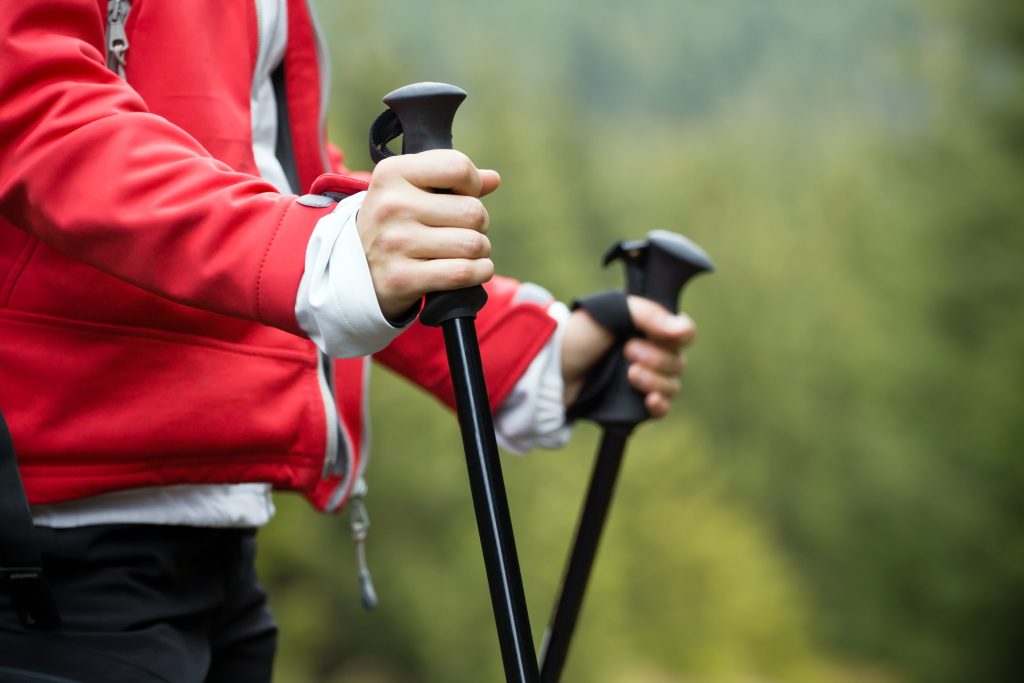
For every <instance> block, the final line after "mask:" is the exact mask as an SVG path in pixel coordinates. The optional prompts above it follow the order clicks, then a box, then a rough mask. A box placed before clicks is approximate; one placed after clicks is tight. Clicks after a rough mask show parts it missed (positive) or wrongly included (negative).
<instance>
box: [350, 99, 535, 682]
mask: <svg viewBox="0 0 1024 683" xmlns="http://www.w3.org/2000/svg"><path fill="white" fill-rule="evenodd" d="M465 97H466V93H465V92H464V91H462V89H460V88H456V87H455V86H451V85H446V84H444V83H416V84H414V85H409V86H406V87H404V88H399V89H398V90H395V91H394V92H392V93H390V94H388V95H387V96H386V97H385V98H384V102H385V103H386V104H387V105H388V106H389V107H390V110H389V111H388V112H385V113H384V114H382V115H381V116H380V117H378V119H377V121H376V122H374V124H373V126H372V127H371V129H370V148H371V154H372V155H373V156H374V157H375V158H378V155H379V156H386V154H387V153H390V150H387V142H388V141H389V140H391V139H394V138H395V137H397V136H398V134H399V132H403V134H404V138H403V144H402V149H403V152H404V153H413V152H422V151H426V150H428V149H438V148H443V149H451V147H452V135H451V128H452V121H453V119H454V117H455V111H456V109H458V107H459V104H461V103H462V100H464V99H465ZM486 301H487V295H486V293H485V292H484V288H483V287H480V286H476V287H469V288H466V289H460V290H454V291H451V292H439V293H432V294H428V295H427V296H426V302H425V303H424V308H423V310H422V311H421V312H420V322H422V323H424V324H426V325H434V326H440V327H441V331H442V333H443V335H444V345H445V351H446V353H447V356H448V368H449V370H450V371H451V377H452V388H453V390H454V393H455V408H456V413H457V414H458V418H459V428H460V430H461V432H462V444H463V449H464V450H465V454H466V467H467V471H468V474H469V482H470V491H471V493H472V497H473V509H474V513H475V514H476V521H477V530H478V532H479V534H480V546H481V549H482V551H483V555H484V567H485V569H486V573H487V583H488V588H489V590H490V594H491V606H492V608H493V610H494V620H495V625H496V627H497V631H498V643H499V646H500V648H501V656H502V663H503V665H504V668H505V679H506V681H508V682H509V683H538V681H539V678H540V670H539V668H538V664H537V655H536V651H535V650H534V646H533V635H532V633H531V631H530V617H529V614H528V613H527V608H526V595H525V592H524V590H523V578H522V575H521V572H520V569H519V558H518V555H517V553H516V547H515V537H514V534H513V530H512V519H511V516H510V514H509V509H508V500H507V498H506V495H505V483H504V480H503V479H502V475H501V463H500V462H499V460H498V444H497V441H496V439H495V436H494V425H493V422H492V419H491V407H490V404H489V402H488V398H487V386H486V383H485V378H484V371H483V363H482V361H481V357H480V347H479V342H478V340H477V336H476V327H475V324H474V320H473V319H474V318H475V317H476V312H477V311H479V310H480V308H482V307H483V305H484V303H485V302H486Z"/></svg>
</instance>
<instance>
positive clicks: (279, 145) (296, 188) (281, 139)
mask: <svg viewBox="0 0 1024 683" xmlns="http://www.w3.org/2000/svg"><path fill="white" fill-rule="evenodd" d="M270 84H271V86H272V87H273V88H274V101H275V103H276V105H277V139H276V140H275V141H274V156H275V157H277V160H278V162H280V164H281V169H282V170H283V171H284V176H285V178H287V179H288V185H289V186H290V187H291V190H292V192H296V193H301V192H302V191H303V188H302V187H301V186H300V184H299V167H298V164H297V163H296V162H295V147H294V144H293V142H292V123H291V113H290V112H289V111H288V91H287V87H286V85H285V77H284V61H283V60H282V61H281V63H280V64H278V65H277V68H276V69H274V71H273V73H271V74H270Z"/></svg>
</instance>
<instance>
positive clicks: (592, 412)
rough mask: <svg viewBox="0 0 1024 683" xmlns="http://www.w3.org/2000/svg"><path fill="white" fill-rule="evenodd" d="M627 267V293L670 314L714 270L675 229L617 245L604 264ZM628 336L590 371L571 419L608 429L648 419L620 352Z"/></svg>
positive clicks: (630, 425)
mask: <svg viewBox="0 0 1024 683" xmlns="http://www.w3.org/2000/svg"><path fill="white" fill-rule="evenodd" d="M614 261H622V262H623V263H624V264H625V266H626V293H627V294H634V295H636V296H642V297H644V298H647V299H651V300H652V301H655V302H657V303H659V304H661V305H662V306H664V307H665V308H666V309H668V310H669V311H671V312H672V313H678V311H679V298H680V296H681V294H682V291H683V287H685V285H686V283H687V282H689V281H690V280H691V279H692V278H693V277H695V276H697V275H700V274H701V273H705V272H710V271H712V270H713V269H714V264H713V263H712V262H711V259H710V257H708V255H707V253H705V252H704V250H703V249H701V248H700V247H699V246H697V245H696V244H694V243H693V242H691V241H690V240H688V239H687V238H685V237H683V236H682V235H679V234H677V233H674V232H668V231H666V230H652V231H651V232H649V233H648V234H647V238H646V239H643V240H629V241H621V242H617V243H615V244H614V245H613V246H612V248H611V249H609V250H608V252H607V253H606V254H605V257H604V264H605V265H606V266H607V265H608V264H610V263H612V262H614ZM626 341H628V339H627V338H621V339H618V340H617V341H616V343H615V346H613V347H612V349H611V350H610V351H609V352H608V353H607V354H606V355H605V357H604V358H603V359H602V360H601V361H599V362H598V364H597V365H596V366H595V368H594V369H593V370H592V371H591V373H590V375H589V377H588V378H587V381H586V382H585V383H584V386H583V389H582V390H581V391H580V399H579V400H578V401H577V403H575V404H574V405H573V406H572V407H570V409H569V413H568V414H569V416H570V417H571V418H586V419H589V420H592V421H593V422H596V423H598V424H600V425H601V426H603V427H605V428H613V429H617V430H626V431H629V430H631V429H632V428H633V427H635V426H636V425H638V424H640V423H641V422H643V421H644V420H646V419H647V418H649V417H650V414H649V413H648V412H647V408H646V406H645V405H644V396H643V394H641V393H640V392H639V391H637V390H636V389H634V388H633V386H632V385H631V384H630V383H629V378H628V376H627V374H626V370H627V368H628V366H629V363H628V362H627V361H626V358H625V357H624V356H623V353H622V350H623V347H624V346H625V343H626Z"/></svg>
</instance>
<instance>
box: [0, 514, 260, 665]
mask: <svg viewBox="0 0 1024 683" xmlns="http://www.w3.org/2000/svg"><path fill="white" fill-rule="evenodd" d="M35 537H36V541H37V543H38V547H39V548H40V551H41V553H42V557H43V561H44V562H45V563H46V567H47V572H48V574H49V578H50V583H51V586H52V589H53V593H54V596H55V598H56V600H57V602H58V604H60V606H61V614H62V616H63V619H64V628H63V630H62V631H59V632H53V633H45V632H39V631H30V630H27V629H25V628H24V627H23V626H22V625H21V623H20V622H19V621H18V619H17V617H16V616H15V615H14V613H13V611H12V610H11V606H10V603H9V601H8V597H7V596H6V595H4V594H0V681H4V680H8V679H5V678H4V676H3V674H4V672H5V671H12V670H13V671H22V672H24V673H23V674H22V675H23V676H24V680H26V681H32V680H40V681H46V680H50V679H48V678H46V677H45V676H50V677H54V678H56V680H60V679H61V678H62V677H63V678H67V679H70V680H72V681H75V682H76V683H150V682H160V683H229V682H235V681H245V682H246V683H249V682H253V683H260V682H262V681H270V679H271V671H272V665H273V658H274V652H275V649H276V642H277V627H276V625H275V624H274V620H273V618H272V617H271V615H270V611H269V609H268V607H267V603H266V596H265V595H264V593H263V590H262V588H261V587H260V585H259V582H258V581H257V578H256V574H255V569H254V567H253V561H254V558H255V553H256V536H255V531H254V530H239V529H201V528H192V527H174V526H158V525H142V524H139V525H106V526H91V527H79V528H76V529H47V528H43V527H36V528H35ZM29 672H31V673H32V674H34V675H36V676H37V678H31V677H28V674H29ZM12 680H19V679H12Z"/></svg>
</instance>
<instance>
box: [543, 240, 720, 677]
mask: <svg viewBox="0 0 1024 683" xmlns="http://www.w3.org/2000/svg"><path fill="white" fill-rule="evenodd" d="M619 259H621V260H622V261H624V262H625V264H626V291H627V293H629V294H635V295H637V296H643V297H646V298H648V299H652V300H653V301H655V302H657V303H659V304H661V305H662V306H664V307H665V308H667V309H668V310H669V311H671V312H673V313H676V312H677V311H678V308H677V302H678V300H679V296H680V294H681V293H682V289H683V286H684V285H685V284H686V283H687V282H688V281H689V280H690V278H692V277H694V276H695V275H699V274H700V273H703V272H709V271H711V270H712V269H713V266H712V263H711V259H710V258H708V255H707V254H705V253H704V251H703V250H702V249H701V248H700V247H698V246H697V245H696V244H694V243H693V242H691V241H690V240H688V239H686V238H685V237H683V236H681V235H677V234H675V233H671V232H666V231H664V230H654V231H651V232H650V233H649V234H648V235H647V239H646V240H639V241H631V242H619V243H617V244H615V245H614V246H613V247H612V248H611V249H610V250H609V251H608V253H607V254H606V255H605V258H604V263H605V265H608V264H609V263H611V262H613V261H616V260H619ZM626 341H627V339H625V338H622V339H619V340H618V341H617V343H616V344H615V346H614V347H613V348H612V350H611V351H609V352H608V354H607V355H606V356H605V357H604V359H603V360H602V361H601V362H600V363H599V364H598V366H597V367H596V368H595V369H594V370H591V372H590V378H589V379H588V382H587V383H586V384H585V385H584V387H583V390H582V391H581V396H590V397H596V398H594V399H593V400H592V401H591V402H589V403H588V404H587V405H586V406H585V408H583V410H582V411H577V412H578V416H579V417H584V418H586V419H589V420H592V421H593V422H596V423H597V424H599V425H601V427H602V428H603V433H602V437H601V445H600V447H599V449H598V453H597V459H596V461H595V463H594V471H593V474H591V478H590V484H589V487H588V490H587V497H586V502H585V503H584V505H583V511H582V513H581V514H580V521H579V525H578V527H577V530H576V539H575V541H574V542H573V549H572V553H571V554H570V556H569V559H568V562H567V563H566V569H565V575H564V577H563V579H562V589H561V591H560V593H559V596H558V601H557V603H556V604H555V610H554V614H553V615H552V618H551V625H550V626H549V627H548V631H547V633H546V634H545V637H544V644H543V645H542V647H541V649H542V653H541V674H540V678H541V681H542V683H555V682H556V681H558V680H559V678H560V677H561V674H562V669H563V668H564V666H565V660H566V656H567V655H568V652H569V643H570V641H571V640H572V635H573V632H574V631H575V628H576V620H577V617H578V616H579V612H580V607H581V606H582V604H583V594H584V592H585V591H586V588H587V581H588V580H589V578H590V572H591V568H592V567H593V564H594V557H595V555H596V554H597V546H598V542H599V541H600V540H601V532H602V531H603V530H604V524H605V520H606V519H607V517H608V508H609V507H610V506H611V500H612V494H613V493H614V491H615V482H616V479H617V478H618V476H619V469H620V466H621V464H622V455H623V453H624V452H625V450H626V441H627V440H628V438H629V435H630V434H631V433H632V431H633V428H634V427H636V426H637V425H638V424H640V423H641V422H643V421H644V420H646V419H647V418H648V417H650V415H649V414H648V413H647V409H646V408H645V407H644V396H643V394H641V393H640V392H638V391H637V390H635V389H633V387H632V386H631V385H630V384H629V380H628V378H627V377H626V369H627V367H628V363H627V361H626V359H625V356H623V354H622V349H623V346H624V345H625V342H626ZM587 385H591V386H587ZM575 407H576V406H573V408H575ZM573 412H574V411H573V410H572V408H570V413H573Z"/></svg>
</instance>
